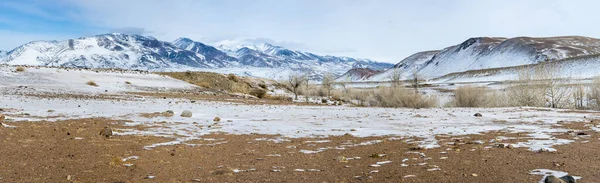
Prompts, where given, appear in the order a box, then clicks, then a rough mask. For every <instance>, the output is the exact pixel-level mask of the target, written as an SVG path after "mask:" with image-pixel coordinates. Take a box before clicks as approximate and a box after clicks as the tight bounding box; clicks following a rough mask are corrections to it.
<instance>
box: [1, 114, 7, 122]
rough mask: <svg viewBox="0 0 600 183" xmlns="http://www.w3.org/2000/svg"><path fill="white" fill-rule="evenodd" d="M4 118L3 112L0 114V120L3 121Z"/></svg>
mask: <svg viewBox="0 0 600 183" xmlns="http://www.w3.org/2000/svg"><path fill="white" fill-rule="evenodd" d="M5 119H6V116H4V114H0V122H2V121H4V120H5Z"/></svg>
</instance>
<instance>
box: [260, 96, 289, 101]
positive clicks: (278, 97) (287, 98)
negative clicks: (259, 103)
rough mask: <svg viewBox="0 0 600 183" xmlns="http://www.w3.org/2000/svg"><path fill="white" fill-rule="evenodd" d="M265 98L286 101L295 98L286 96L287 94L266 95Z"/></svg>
mask: <svg viewBox="0 0 600 183" xmlns="http://www.w3.org/2000/svg"><path fill="white" fill-rule="evenodd" d="M265 98H266V99H269V100H280V101H286V102H292V101H294V98H292V97H286V96H281V95H267V96H265Z"/></svg>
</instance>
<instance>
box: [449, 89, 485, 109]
mask: <svg viewBox="0 0 600 183" xmlns="http://www.w3.org/2000/svg"><path fill="white" fill-rule="evenodd" d="M487 93H488V90H487V89H486V88H482V87H473V86H461V87H458V89H456V90H455V91H454V101H453V105H454V106H455V107H485V106H486V105H487V102H488V100H487V98H488V96H487Z"/></svg>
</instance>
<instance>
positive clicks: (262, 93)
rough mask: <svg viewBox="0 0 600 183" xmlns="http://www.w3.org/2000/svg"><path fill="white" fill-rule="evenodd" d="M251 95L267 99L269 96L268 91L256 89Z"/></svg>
mask: <svg viewBox="0 0 600 183" xmlns="http://www.w3.org/2000/svg"><path fill="white" fill-rule="evenodd" d="M249 94H250V95H252V96H255V97H258V98H265V96H266V95H267V91H266V90H263V89H258V88H254V89H252V90H251V91H250V93H249Z"/></svg>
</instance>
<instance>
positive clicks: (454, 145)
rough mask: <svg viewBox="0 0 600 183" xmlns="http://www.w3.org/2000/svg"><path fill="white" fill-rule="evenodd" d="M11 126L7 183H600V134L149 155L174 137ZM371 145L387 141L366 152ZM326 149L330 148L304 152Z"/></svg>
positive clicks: (233, 144)
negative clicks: (564, 178)
mask: <svg viewBox="0 0 600 183" xmlns="http://www.w3.org/2000/svg"><path fill="white" fill-rule="evenodd" d="M5 124H7V125H12V126H16V128H7V127H0V139H1V140H0V147H2V148H0V166H1V168H0V182H110V183H115V182H319V183H320V182H503V183H504V182H537V181H539V180H540V179H541V178H542V176H539V175H530V174H529V172H530V171H531V170H534V169H551V170H559V171H564V172H569V173H570V175H576V176H582V177H583V178H582V179H581V180H580V181H578V182H600V174H598V172H600V154H598V150H599V147H600V142H599V141H598V136H599V135H600V134H598V133H596V132H593V131H586V132H585V133H586V134H587V135H589V137H588V136H586V137H587V138H586V139H585V140H579V141H576V142H574V143H571V144H569V145H562V146H556V147H555V148H556V149H557V150H558V151H557V152H554V153H551V152H532V151H528V150H527V149H526V148H515V149H511V148H498V147H491V146H494V143H490V140H492V139H494V138H495V137H496V136H498V135H504V136H507V137H517V138H518V137H521V136H523V134H498V133H488V134H482V135H471V136H463V137H450V136H438V140H440V144H441V145H442V147H440V148H434V149H418V148H414V147H415V145H414V144H410V141H411V140H413V139H399V138H392V137H369V138H358V137H352V136H349V135H346V136H338V137H327V138H323V139H290V141H282V142H278V141H274V140H269V139H278V137H277V136H265V135H225V134H213V135H209V136H205V137H203V138H204V140H196V141H195V142H193V143H195V144H198V145H197V146H187V145H171V146H159V147H156V148H153V149H144V146H147V145H150V144H154V143H159V142H167V141H170V140H171V139H166V138H160V137H150V136H112V137H110V138H105V137H103V136H101V135H99V132H100V131H101V129H103V128H104V127H106V126H109V127H111V128H113V129H122V128H129V127H124V126H121V125H120V123H119V122H117V121H111V120H108V119H79V120H69V121H59V122H33V123H32V122H5ZM564 135H565V136H567V137H568V134H564ZM319 140H322V141H319ZM326 140H330V141H326ZM374 140H381V141H378V142H379V143H375V144H371V145H364V144H363V145H360V143H363V142H372V141H374ZM477 140H482V141H483V144H481V143H480V142H479V141H477ZM407 141H408V142H407ZM511 141H519V139H516V140H511ZM506 142H509V141H506ZM328 147H329V148H328ZM332 147H333V148H332ZM335 147H338V149H336V148H335ZM340 147H344V149H339V148H340ZM319 148H328V149H326V150H324V151H323V152H319V153H316V154H305V153H302V152H300V151H301V150H312V151H315V150H318V149H319ZM421 153H422V154H421ZM132 156H137V157H138V158H137V159H136V158H135V157H132ZM127 157H130V158H129V159H127V160H125V161H123V158H127ZM355 157H360V158H355ZM388 161H391V162H388ZM403 161H404V162H403ZM377 162H379V164H380V165H379V166H378V165H376V164H377ZM403 164H404V166H403Z"/></svg>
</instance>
